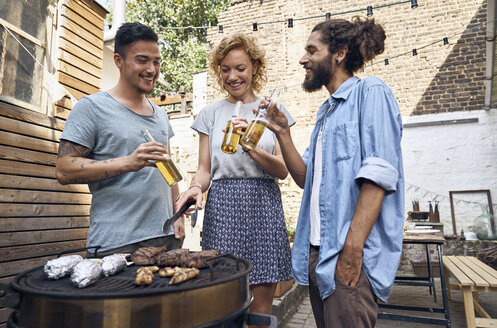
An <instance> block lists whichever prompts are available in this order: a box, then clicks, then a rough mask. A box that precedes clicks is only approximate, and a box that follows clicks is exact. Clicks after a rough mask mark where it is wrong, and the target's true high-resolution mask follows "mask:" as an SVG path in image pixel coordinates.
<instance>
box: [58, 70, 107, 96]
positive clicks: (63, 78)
mask: <svg viewBox="0 0 497 328" xmlns="http://www.w3.org/2000/svg"><path fill="white" fill-rule="evenodd" d="M59 82H60V83H62V84H65V85H69V86H71V87H72V88H73V89H76V90H79V91H81V92H84V93H86V94H94V93H97V92H99V91H100V89H99V88H96V87H94V86H92V85H90V84H88V83H86V82H84V81H81V80H78V79H75V78H74V77H72V76H69V75H67V74H66V73H64V72H59Z"/></svg>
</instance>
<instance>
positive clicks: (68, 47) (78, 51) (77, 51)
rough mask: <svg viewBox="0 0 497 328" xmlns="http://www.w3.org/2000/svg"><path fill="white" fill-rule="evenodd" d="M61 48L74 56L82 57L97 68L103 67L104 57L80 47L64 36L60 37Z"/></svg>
mask: <svg viewBox="0 0 497 328" xmlns="http://www.w3.org/2000/svg"><path fill="white" fill-rule="evenodd" d="M59 49H61V50H64V51H67V52H69V53H71V54H73V55H74V56H76V57H78V58H81V59H83V60H85V61H86V62H88V63H90V64H91V65H93V66H95V67H97V68H100V69H101V68H102V57H101V56H97V55H94V54H92V53H90V52H88V51H86V50H85V49H82V48H80V47H78V46H77V45H76V44H74V43H72V42H70V41H67V40H65V39H63V38H60V39H59Z"/></svg>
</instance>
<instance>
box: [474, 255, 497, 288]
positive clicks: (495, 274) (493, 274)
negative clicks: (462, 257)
mask: <svg viewBox="0 0 497 328" xmlns="http://www.w3.org/2000/svg"><path fill="white" fill-rule="evenodd" d="M467 258H468V261H470V262H471V264H473V265H474V266H476V267H477V270H478V274H479V275H480V276H482V277H483V278H485V280H486V281H487V282H488V283H489V285H490V286H491V287H497V270H495V269H493V268H492V267H491V266H489V265H487V264H485V263H483V262H482V261H480V260H478V259H477V258H476V257H472V256H468V257H467Z"/></svg>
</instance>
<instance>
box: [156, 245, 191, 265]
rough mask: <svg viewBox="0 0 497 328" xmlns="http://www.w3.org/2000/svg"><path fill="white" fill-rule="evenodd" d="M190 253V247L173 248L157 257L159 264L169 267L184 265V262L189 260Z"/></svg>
mask: <svg viewBox="0 0 497 328" xmlns="http://www.w3.org/2000/svg"><path fill="white" fill-rule="evenodd" d="M189 254H190V250H189V249H188V248H180V249H173V250H172V251H169V252H166V253H162V254H160V255H159V256H158V258H157V264H159V265H163V266H167V267H174V266H183V265H182V263H187V262H188V255H189Z"/></svg>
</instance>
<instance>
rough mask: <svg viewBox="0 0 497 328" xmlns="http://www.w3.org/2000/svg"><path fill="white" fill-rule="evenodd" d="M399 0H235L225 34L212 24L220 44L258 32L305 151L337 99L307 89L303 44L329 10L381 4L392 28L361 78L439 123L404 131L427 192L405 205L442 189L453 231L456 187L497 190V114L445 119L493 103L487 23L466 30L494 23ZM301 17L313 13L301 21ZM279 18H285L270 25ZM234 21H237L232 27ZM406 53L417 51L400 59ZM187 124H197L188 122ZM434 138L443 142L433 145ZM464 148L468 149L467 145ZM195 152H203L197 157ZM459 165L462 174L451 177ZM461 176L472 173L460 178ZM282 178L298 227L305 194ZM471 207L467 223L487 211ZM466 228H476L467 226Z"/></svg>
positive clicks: (408, 117)
mask: <svg viewBox="0 0 497 328" xmlns="http://www.w3.org/2000/svg"><path fill="white" fill-rule="evenodd" d="M394 2H395V1H389V0H377V1H373V2H370V1H368V2H367V1H364V0H341V1H325V0H314V1H308V0H304V1H291V0H267V1H254V0H247V1H233V2H232V6H231V7H230V8H229V9H228V10H227V11H226V12H224V13H222V14H220V16H219V24H221V25H223V26H224V29H223V30H224V33H218V29H217V27H213V28H211V29H209V30H208V40H209V42H210V44H211V45H214V44H216V43H217V42H219V41H220V40H221V38H222V37H224V36H226V35H228V34H231V33H234V32H236V31H241V32H245V33H248V34H251V35H254V36H256V37H257V38H258V41H259V42H260V44H261V45H262V46H263V47H264V48H265V49H266V52H267V58H268V76H269V81H268V83H267V85H266V86H265V88H264V89H263V90H262V92H261V94H262V95H268V94H269V93H270V91H271V90H272V89H274V88H279V89H280V91H281V96H280V100H281V101H282V102H283V103H284V104H285V106H286V107H287V108H288V109H289V110H290V112H291V114H292V115H293V116H294V118H295V120H296V121H297V124H296V125H295V126H294V127H293V128H292V136H293V140H294V141H295V143H296V146H297V149H298V150H299V152H300V153H303V152H304V150H305V148H306V147H307V146H308V142H309V136H310V132H311V130H312V128H313V125H314V121H315V116H316V110H317V108H318V107H319V105H320V104H321V103H322V102H323V101H324V100H325V99H326V98H327V97H328V94H327V93H326V92H325V91H324V90H322V91H318V92H315V93H311V94H309V93H305V92H304V91H303V90H302V89H301V87H300V84H301V82H302V80H303V77H304V70H303V69H302V67H301V66H300V65H299V63H298V61H299V59H300V58H301V56H302V55H303V53H304V45H305V42H306V40H307V38H308V36H309V34H310V31H311V29H312V27H313V26H314V25H315V24H317V23H318V22H320V21H321V20H323V19H324V15H325V13H326V12H330V13H337V12H344V11H350V10H354V9H360V8H366V7H367V6H368V5H372V6H374V7H377V6H384V7H382V8H377V9H375V10H374V18H375V19H376V21H377V22H379V23H381V24H382V25H383V27H384V29H385V31H386V34H387V40H386V49H385V52H384V53H383V54H382V55H380V56H378V57H377V58H376V59H375V60H374V61H373V63H372V64H369V65H367V66H366V68H365V70H364V72H361V73H359V74H358V75H359V77H364V76H369V75H375V76H378V77H380V78H381V79H383V80H384V81H385V82H386V83H387V84H388V85H389V86H390V87H391V88H392V90H393V92H394V94H395V95H396V97H397V100H398V102H399V105H400V109H401V112H402V115H403V119H404V122H410V121H415V120H416V119H418V121H419V119H421V120H422V121H423V122H426V121H429V122H435V123H433V124H431V125H428V126H425V127H423V126H421V127H415V128H409V129H407V128H406V129H405V130H404V140H407V141H408V142H407V143H406V142H403V145H402V146H403V152H404V157H405V162H404V163H405V174H406V181H407V182H408V183H409V182H410V183H411V184H414V185H416V186H419V187H421V188H423V189H421V190H425V192H422V193H421V192H420V193H414V192H413V189H410V192H409V193H408V194H407V197H406V204H410V201H411V199H410V197H417V198H421V199H422V200H423V204H425V203H426V201H427V200H430V199H433V197H434V196H435V195H437V194H438V195H441V196H439V197H438V200H440V201H441V204H440V206H441V208H443V212H441V219H442V222H444V223H446V224H447V227H446V231H447V232H450V231H451V229H452V228H451V226H450V225H451V217H450V208H449V206H448V204H449V203H448V197H447V196H448V191H449V190H460V189H491V190H492V191H493V192H494V194H495V192H497V189H496V188H497V168H496V163H497V155H496V154H497V152H495V138H494V136H493V134H492V133H491V131H492V130H495V128H496V125H497V123H496V122H497V121H496V120H495V118H496V117H497V116H496V114H495V110H490V111H486V112H485V111H477V112H476V114H475V115H476V116H477V117H478V118H479V120H480V121H479V122H477V123H472V124H466V125H453V124H450V123H447V122H445V123H440V124H437V123H436V122H437V121H443V120H445V121H447V120H448V121H450V120H451V119H453V118H454V115H455V117H456V118H459V117H463V118H464V117H467V116H468V115H470V116H471V115H472V113H473V110H477V109H479V110H481V109H483V107H484V92H485V88H484V71H485V41H484V40H485V27H480V28H477V29H474V30H472V31H466V32H464V31H465V30H466V29H468V28H471V27H474V26H475V25H477V24H480V23H484V22H485V21H486V1H485V0H453V1H448V0H442V1H441V0H423V1H419V7H418V8H417V9H411V7H410V4H409V3H405V4H400V5H395V6H387V5H388V4H392V3H394ZM357 14H360V15H363V16H364V15H365V11H364V12H361V13H349V14H343V15H338V16H333V18H345V19H350V18H352V16H354V15H357ZM310 17H314V18H310ZM288 18H294V27H293V28H288V27H287V22H286V20H287V19H288ZM302 18H310V19H304V20H299V19H302ZM278 20H280V21H281V22H279V23H271V24H263V23H264V22H271V21H278ZM254 22H258V23H259V24H258V31H252V25H251V24H252V23H254ZM234 24H236V25H237V26H236V27H230V26H229V25H234ZM240 24H247V26H240ZM445 36H448V37H450V38H449V44H448V45H443V43H442V42H441V41H440V42H438V43H436V44H433V45H430V46H427V47H425V48H422V49H419V48H421V47H422V46H425V45H428V44H430V43H432V42H434V41H437V40H442V38H443V37H445ZM413 48H418V55H417V56H412V55H411V51H412V49H413ZM403 53H409V54H407V55H402V56H397V55H400V54H403ZM396 56H397V57H396ZM386 58H389V65H385V64H384V59H386ZM222 96H223V95H222V94H221V93H220V92H219V91H218V90H217V88H216V86H215V80H214V79H213V78H212V76H211V75H210V74H209V75H208V77H207V96H206V101H207V102H208V103H210V102H213V101H215V100H218V99H220V98H221V97H222ZM470 111H471V112H470ZM458 113H462V114H460V115H459V114H458ZM458 115H459V116H458ZM185 120H186V121H191V119H189V118H186V119H185ZM482 124H483V126H482ZM176 126H177V127H178V128H180V129H181V128H185V129H189V125H187V123H185V124H179V123H178V124H176ZM462 127H464V128H462ZM175 131H176V130H175ZM467 135H471V138H470V139H467V138H466V137H467ZM185 136H186V134H185ZM434 136H435V139H436V140H442V141H443V143H442V144H439V145H436V144H434V143H433V137H434ZM174 139H177V138H173V141H172V142H173V148H174V147H182V146H180V145H179V144H181V145H182V144H183V143H185V142H186V143H188V144H191V143H190V140H183V139H181V140H174ZM475 143H476V144H477V145H476V147H475ZM461 145H465V147H462V148H461V147H460V146H461ZM196 147H197V146H196V145H194V146H192V148H190V149H186V148H184V150H181V151H180V153H181V154H184V158H180V159H179V160H180V161H181V165H182V167H184V168H185V170H188V171H194V170H195V168H196V165H197V162H196V157H195V156H196V152H197V148H196ZM190 152H193V153H194V154H188V153H190ZM441 155H442V156H443V157H442V156H441ZM187 158H188V159H187ZM454 170H456V172H455V174H452V172H453V171H454ZM462 176H464V179H461V177H462ZM409 179H410V180H409ZM280 184H281V189H282V192H283V201H284V208H285V213H286V217H287V221H288V222H289V224H291V225H294V224H295V223H296V219H297V216H298V210H299V208H300V201H301V197H302V192H301V190H300V189H299V188H298V187H297V186H296V185H295V183H294V182H293V180H291V179H290V178H288V179H286V180H284V181H281V183H280ZM421 190H420V191H421ZM426 191H433V192H434V193H431V194H430V193H428V192H426ZM426 206H427V204H426ZM406 210H409V208H406ZM465 211H466V212H467V213H466V214H465V213H461V212H460V211H459V212H458V215H459V219H462V217H461V215H463V214H464V217H467V218H472V217H475V216H477V215H479V213H476V214H474V211H475V210H474V209H468V210H465ZM462 220H465V219H462ZM460 224H461V226H462V227H465V228H466V229H469V228H468V224H466V225H465V223H460ZM458 225H459V223H458Z"/></svg>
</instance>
